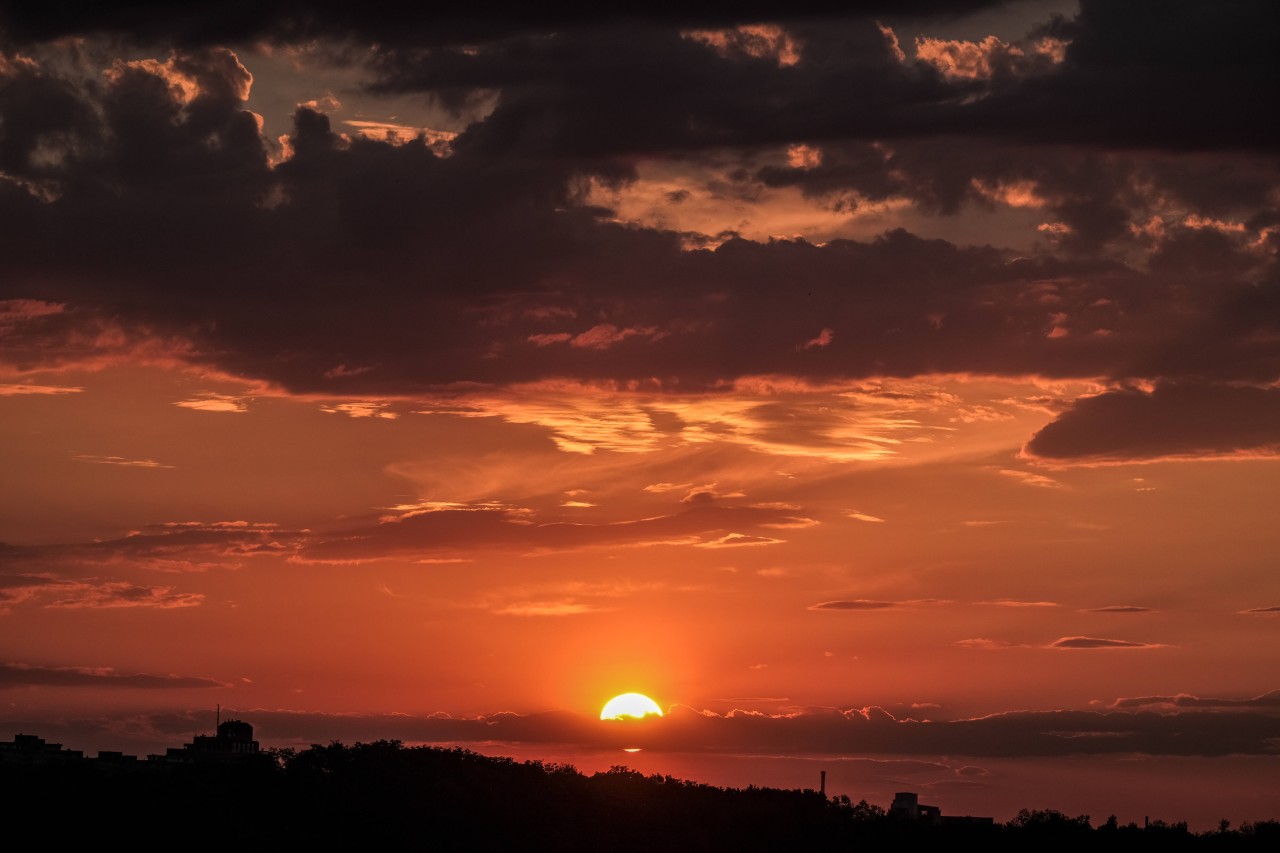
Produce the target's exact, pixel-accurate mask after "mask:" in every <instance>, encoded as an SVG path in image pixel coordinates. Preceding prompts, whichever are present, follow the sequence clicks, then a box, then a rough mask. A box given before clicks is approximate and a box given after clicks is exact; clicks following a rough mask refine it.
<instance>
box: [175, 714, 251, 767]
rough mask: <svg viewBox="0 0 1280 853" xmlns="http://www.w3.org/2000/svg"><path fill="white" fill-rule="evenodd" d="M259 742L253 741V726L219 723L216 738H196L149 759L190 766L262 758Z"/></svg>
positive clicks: (240, 723) (228, 722) (239, 722)
mask: <svg viewBox="0 0 1280 853" xmlns="http://www.w3.org/2000/svg"><path fill="white" fill-rule="evenodd" d="M262 754H263V753H262V751H261V749H260V748H259V747H258V742H257V741H256V740H254V739H253V726H251V725H249V724H248V723H246V722H244V721H242V720H227V721H225V722H222V723H218V733H217V734H216V735H196V736H195V739H194V740H192V741H191V743H189V744H187V745H186V746H184V747H182V748H181V749H178V748H176V747H170V748H169V749H168V750H167V751H166V752H165V754H164V756H163V757H161V756H152V758H153V759H160V760H162V761H165V762H173V763H179V764H190V763H197V762H206V761H235V760H238V759H241V758H245V757H247V756H256V755H262Z"/></svg>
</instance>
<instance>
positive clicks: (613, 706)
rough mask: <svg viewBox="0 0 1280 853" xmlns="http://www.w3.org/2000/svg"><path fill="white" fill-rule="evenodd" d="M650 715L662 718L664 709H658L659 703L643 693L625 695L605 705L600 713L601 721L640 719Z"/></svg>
mask: <svg viewBox="0 0 1280 853" xmlns="http://www.w3.org/2000/svg"><path fill="white" fill-rule="evenodd" d="M650 714H657V715H658V716H659V717H661V716H662V709H661V708H659V707H658V703H657V702H655V701H653V700H652V699H650V698H649V697H648V696H645V695H644V694H643V693H623V694H622V695H621V696H614V697H613V698H612V699H610V700H609V701H608V702H606V703H605V706H604V708H603V709H602V710H601V711H600V719H602V720H621V719H624V718H628V717H630V718H634V719H640V718H642V717H647V716H649V715H650Z"/></svg>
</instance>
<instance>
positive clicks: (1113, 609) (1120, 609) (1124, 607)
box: [1080, 604, 1156, 613]
mask: <svg viewBox="0 0 1280 853" xmlns="http://www.w3.org/2000/svg"><path fill="white" fill-rule="evenodd" d="M1080 612H1081V613H1155V612H1156V611H1155V610H1152V609H1151V608H1150V607H1138V606H1137V605H1133V604H1108V605H1107V606H1106V607H1090V608H1087V609H1085V610H1082V611H1080Z"/></svg>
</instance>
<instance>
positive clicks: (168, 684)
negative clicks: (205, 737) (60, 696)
mask: <svg viewBox="0 0 1280 853" xmlns="http://www.w3.org/2000/svg"><path fill="white" fill-rule="evenodd" d="M226 686H227V685H226V684H223V683H222V682H221V681H215V680H213V679H211V678H198V677H193V676H181V675H147V674H144V673H136V674H124V673H120V672H117V671H116V670H114V669H112V668H111V667H43V666H30V665H27V664H18V663H6V664H0V689H6V688H7V689H12V688H16V687H91V688H101V687H113V688H128V689H134V690H174V689H188V688H193V687H194V688H208V687H226Z"/></svg>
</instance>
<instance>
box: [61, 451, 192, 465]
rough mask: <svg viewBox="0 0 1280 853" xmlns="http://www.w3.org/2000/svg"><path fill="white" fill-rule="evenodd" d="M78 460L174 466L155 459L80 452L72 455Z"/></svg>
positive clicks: (100, 463) (110, 463)
mask: <svg viewBox="0 0 1280 853" xmlns="http://www.w3.org/2000/svg"><path fill="white" fill-rule="evenodd" d="M71 458H72V459H74V460H75V461H77V462H92V463H93V464H95V465H119V466H121V467H123V468H172V467H173V466H172V465H165V464H164V463H162V462H157V461H155V460H154V459H128V458H125V457H124V456H91V455H89V454H85V453H80V454H76V455H75V456H72V457H71Z"/></svg>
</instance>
